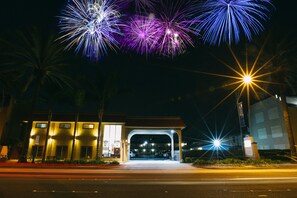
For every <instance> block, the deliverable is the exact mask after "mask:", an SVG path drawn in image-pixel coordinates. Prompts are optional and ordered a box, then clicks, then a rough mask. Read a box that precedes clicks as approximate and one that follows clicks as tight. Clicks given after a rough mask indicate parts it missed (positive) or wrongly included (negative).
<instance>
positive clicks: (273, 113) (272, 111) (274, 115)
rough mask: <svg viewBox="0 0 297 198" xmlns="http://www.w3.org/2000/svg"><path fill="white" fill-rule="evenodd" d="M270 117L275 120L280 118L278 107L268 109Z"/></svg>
mask: <svg viewBox="0 0 297 198" xmlns="http://www.w3.org/2000/svg"><path fill="white" fill-rule="evenodd" d="M268 118H269V120H274V119H277V118H279V114H278V109H277V108H276V107H274V108H271V109H269V110H268Z"/></svg>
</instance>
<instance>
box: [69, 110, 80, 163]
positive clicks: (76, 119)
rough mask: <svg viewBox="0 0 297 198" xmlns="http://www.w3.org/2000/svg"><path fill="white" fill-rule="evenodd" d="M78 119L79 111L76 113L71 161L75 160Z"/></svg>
mask: <svg viewBox="0 0 297 198" xmlns="http://www.w3.org/2000/svg"><path fill="white" fill-rule="evenodd" d="M78 120H79V111H78V112H77V113H76V116H75V123H74V130H73V140H72V150H71V156H70V161H73V158H74V149H75V138H76V128H77V123H78Z"/></svg>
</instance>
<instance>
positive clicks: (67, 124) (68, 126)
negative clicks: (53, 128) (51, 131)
mask: <svg viewBox="0 0 297 198" xmlns="http://www.w3.org/2000/svg"><path fill="white" fill-rule="evenodd" d="M59 128H60V129H70V128H71V124H70V123H61V124H60V125H59Z"/></svg>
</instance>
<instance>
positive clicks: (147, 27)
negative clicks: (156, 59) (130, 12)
mask: <svg viewBox="0 0 297 198" xmlns="http://www.w3.org/2000/svg"><path fill="white" fill-rule="evenodd" d="M163 32H164V27H163V23H162V22H161V21H160V20H158V19H155V18H153V17H145V16H133V17H131V18H130V21H129V23H128V24H127V25H126V26H125V27H124V29H123V33H124V35H125V37H124V39H123V41H122V45H123V46H124V47H126V48H128V49H132V50H135V51H137V52H138V53H140V54H150V53H154V52H156V51H157V50H159V46H160V45H159V41H160V39H161V37H162V34H163Z"/></svg>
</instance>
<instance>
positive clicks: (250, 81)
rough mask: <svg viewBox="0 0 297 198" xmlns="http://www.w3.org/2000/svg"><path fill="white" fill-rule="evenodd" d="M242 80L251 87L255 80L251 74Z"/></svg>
mask: <svg viewBox="0 0 297 198" xmlns="http://www.w3.org/2000/svg"><path fill="white" fill-rule="evenodd" d="M242 80H243V82H244V84H246V85H249V84H251V83H252V82H253V78H252V76H251V75H249V74H246V75H244V76H243V78H242Z"/></svg>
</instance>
